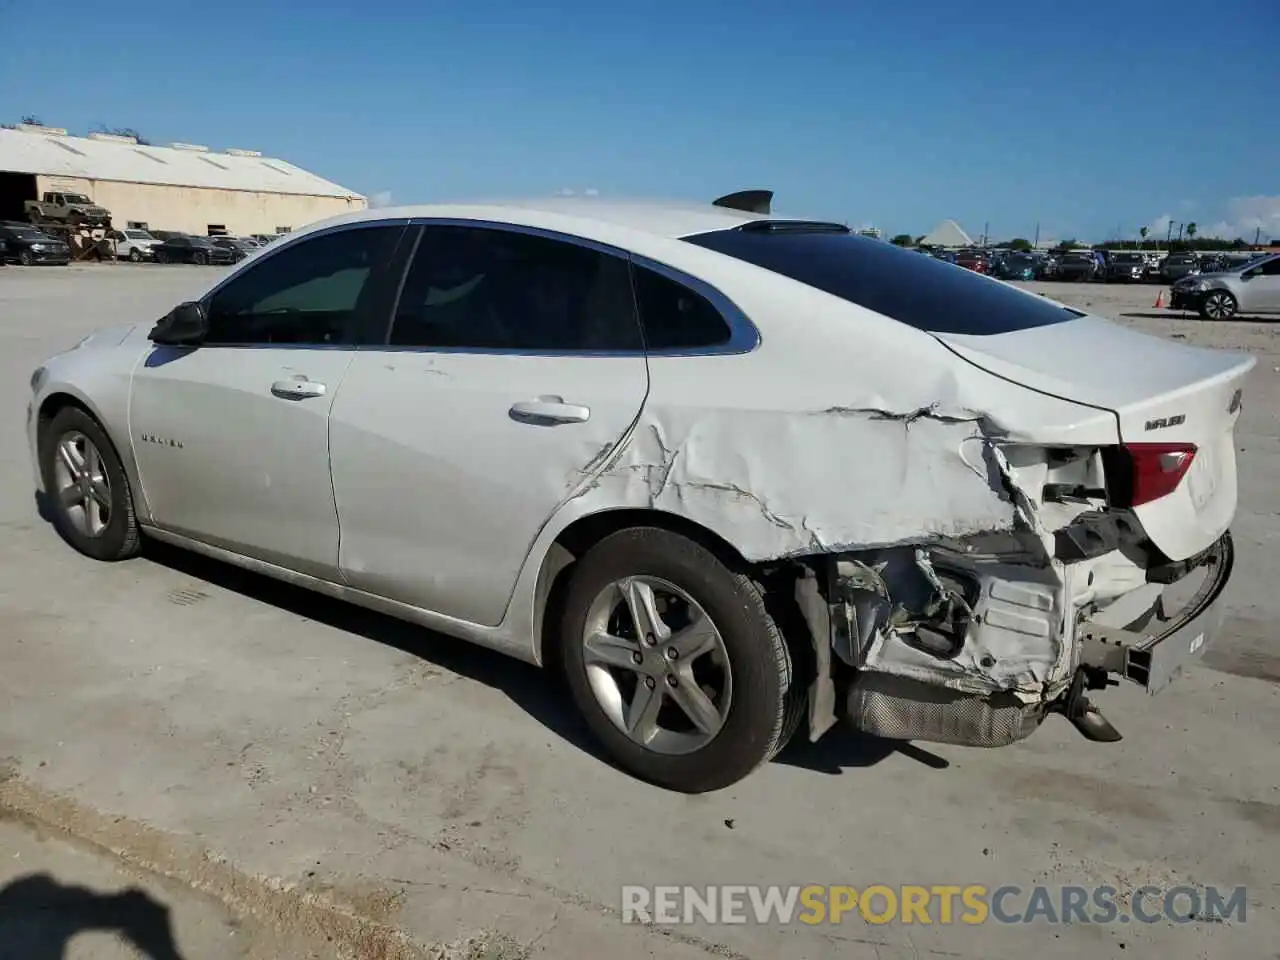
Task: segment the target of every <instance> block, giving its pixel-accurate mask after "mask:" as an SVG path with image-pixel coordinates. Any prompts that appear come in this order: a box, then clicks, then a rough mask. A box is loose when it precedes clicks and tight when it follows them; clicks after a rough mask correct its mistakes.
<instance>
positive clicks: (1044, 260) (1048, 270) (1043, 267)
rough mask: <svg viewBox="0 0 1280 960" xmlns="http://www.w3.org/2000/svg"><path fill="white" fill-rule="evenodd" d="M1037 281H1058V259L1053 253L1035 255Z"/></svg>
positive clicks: (1033, 255)
mask: <svg viewBox="0 0 1280 960" xmlns="http://www.w3.org/2000/svg"><path fill="white" fill-rule="evenodd" d="M1032 257H1034V258H1035V264H1036V279H1037V280H1056V279H1058V257H1057V255H1056V254H1052V253H1033V254H1032Z"/></svg>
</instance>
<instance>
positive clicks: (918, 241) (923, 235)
mask: <svg viewBox="0 0 1280 960" xmlns="http://www.w3.org/2000/svg"><path fill="white" fill-rule="evenodd" d="M927 236H928V234H927V233H922V234H920V236H918V237H916V246H917V247H918V246H920V244H922V243H924V238H925V237H927Z"/></svg>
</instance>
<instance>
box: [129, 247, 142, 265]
mask: <svg viewBox="0 0 1280 960" xmlns="http://www.w3.org/2000/svg"><path fill="white" fill-rule="evenodd" d="M129 260H130V262H132V263H138V262H139V261H141V260H142V251H141V250H139V249H138V248H137V247H134V248H133V249H132V250H130V251H129Z"/></svg>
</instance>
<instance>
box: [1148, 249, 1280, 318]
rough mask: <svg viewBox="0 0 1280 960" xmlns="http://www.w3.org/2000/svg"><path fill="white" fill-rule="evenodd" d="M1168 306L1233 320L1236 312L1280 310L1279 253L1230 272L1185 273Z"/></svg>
mask: <svg viewBox="0 0 1280 960" xmlns="http://www.w3.org/2000/svg"><path fill="white" fill-rule="evenodd" d="M1169 306H1170V307H1171V308H1172V309H1174V310H1194V311H1196V312H1197V313H1199V314H1200V316H1202V317H1204V319H1206V320H1230V319H1231V318H1232V317H1234V316H1235V315H1236V314H1237V313H1243V314H1260V313H1264V314H1265V313H1280V254H1276V255H1274V256H1270V257H1265V258H1263V259H1260V260H1255V261H1253V262H1252V263H1249V264H1246V265H1244V266H1242V267H1240V268H1238V269H1236V270H1234V271H1231V272H1229V273H1209V274H1201V275H1199V276H1189V277H1183V278H1182V279H1181V280H1179V281H1177V282H1176V283H1175V284H1174V285H1173V288H1172V290H1171V291H1170V294H1169Z"/></svg>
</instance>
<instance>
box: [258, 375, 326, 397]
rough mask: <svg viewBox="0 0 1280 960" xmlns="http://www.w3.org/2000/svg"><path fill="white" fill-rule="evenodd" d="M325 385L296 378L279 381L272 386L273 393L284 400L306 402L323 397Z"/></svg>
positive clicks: (303, 378) (304, 378)
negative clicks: (309, 399) (310, 398)
mask: <svg viewBox="0 0 1280 960" xmlns="http://www.w3.org/2000/svg"><path fill="white" fill-rule="evenodd" d="M325 389H326V388H325V385H324V384H323V383H318V382H317V381H315V380H308V379H307V378H306V377H295V378H294V379H292V380H277V381H276V382H275V383H273V384H272V385H271V392H272V393H273V394H274V395H275V396H277V397H280V398H281V399H283V400H306V399H308V398H309V397H323V396H324V394H325Z"/></svg>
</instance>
